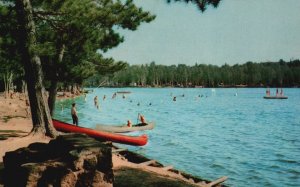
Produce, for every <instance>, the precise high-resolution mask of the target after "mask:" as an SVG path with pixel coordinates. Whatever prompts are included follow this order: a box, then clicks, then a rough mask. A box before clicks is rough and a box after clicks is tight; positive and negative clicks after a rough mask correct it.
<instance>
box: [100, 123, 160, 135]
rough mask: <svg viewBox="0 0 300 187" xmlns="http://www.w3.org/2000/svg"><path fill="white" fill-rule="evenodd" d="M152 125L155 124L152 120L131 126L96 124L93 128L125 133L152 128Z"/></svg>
mask: <svg viewBox="0 0 300 187" xmlns="http://www.w3.org/2000/svg"><path fill="white" fill-rule="evenodd" d="M154 126H155V124H154V123H152V122H150V123H146V124H137V125H133V126H132V127H127V126H126V125H119V126H114V125H102V124H97V125H96V128H95V129H97V130H101V131H106V132H113V133H125V132H133V131H142V130H151V129H153V128H154Z"/></svg>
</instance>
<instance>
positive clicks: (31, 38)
mask: <svg viewBox="0 0 300 187" xmlns="http://www.w3.org/2000/svg"><path fill="white" fill-rule="evenodd" d="M15 3H16V4H15V5H16V13H17V20H18V24H19V50H20V54H21V61H22V63H23V65H24V70H25V79H26V82H27V89H28V96H29V101H30V108H31V115H32V123H33V128H32V131H31V133H32V134H36V133H43V134H45V135H46V136H50V137H56V135H57V132H56V130H55V128H54V127H53V125H52V119H51V116H50V111H49V107H48V104H47V102H46V101H47V99H46V98H45V94H44V92H45V88H44V86H43V81H42V77H43V73H42V67H41V60H40V57H39V56H38V54H37V52H36V37H35V24H34V21H33V17H32V6H31V4H30V1H29V0H16V1H15Z"/></svg>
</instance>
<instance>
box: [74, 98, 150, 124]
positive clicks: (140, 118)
mask: <svg viewBox="0 0 300 187" xmlns="http://www.w3.org/2000/svg"><path fill="white" fill-rule="evenodd" d="M116 96H117V93H114V94H113V96H112V99H115V98H116ZM124 98H125V96H124V95H123V99H124ZM105 99H106V95H104V96H103V100H105ZM84 100H85V101H86V94H85V95H84ZM94 105H95V107H96V108H97V109H99V101H98V96H95V97H94ZM71 116H72V120H73V124H74V125H76V126H78V123H79V122H78V121H79V120H78V114H77V110H76V103H72V107H71ZM138 120H139V121H140V122H141V123H146V120H145V117H144V115H142V114H140V113H138ZM126 125H127V126H128V127H132V122H131V121H130V120H127V124H126Z"/></svg>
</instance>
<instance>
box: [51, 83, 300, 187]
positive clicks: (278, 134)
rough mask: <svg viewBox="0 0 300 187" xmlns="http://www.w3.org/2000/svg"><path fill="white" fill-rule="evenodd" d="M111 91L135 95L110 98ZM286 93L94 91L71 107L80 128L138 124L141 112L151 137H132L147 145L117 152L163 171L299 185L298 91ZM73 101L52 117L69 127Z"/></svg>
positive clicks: (233, 182)
mask: <svg viewBox="0 0 300 187" xmlns="http://www.w3.org/2000/svg"><path fill="white" fill-rule="evenodd" d="M116 91H131V92H132V93H131V94H126V95H125V96H126V98H125V99H123V98H122V95H120V94H118V96H117V98H116V99H112V94H113V93H114V92H116ZM284 91H285V95H286V96H288V97H289V98H288V99H287V100H266V99H263V98H262V97H263V96H264V94H265V89H248V88H247V89H246V88H239V89H234V88H232V89H231V88H230V89H229V88H228V89H219V88H217V89H215V90H212V89H208V88H207V89H206V88H194V89H184V88H99V89H94V92H93V93H90V94H88V95H87V98H86V101H85V100H84V97H79V98H76V99H75V102H76V103H77V110H78V112H79V123H80V125H82V126H85V127H90V128H93V127H95V124H96V123H102V124H116V125H117V124H123V123H126V121H127V120H128V119H131V120H132V121H133V122H136V120H137V114H138V113H142V114H144V115H145V117H146V119H147V120H148V121H155V123H156V127H155V128H154V129H153V130H152V131H144V132H133V133H130V134H129V135H140V134H143V133H146V134H148V136H149V142H148V144H147V145H146V146H144V147H133V146H124V145H121V146H123V147H127V148H129V149H130V150H133V151H135V152H138V153H140V154H143V155H145V156H147V157H149V158H152V159H157V160H159V161H160V162H161V163H163V164H165V165H173V166H174V167H175V168H177V169H180V170H183V171H186V172H189V173H191V174H193V175H196V176H201V177H203V178H207V179H211V180H213V179H216V178H218V177H221V176H224V175H226V176H229V179H228V181H227V182H226V184H228V185H232V186H278V187H279V186H280V187H281V186H300V89H284ZM274 92H275V89H273V90H272V89H271V93H272V94H274ZM96 95H97V96H98V98H99V102H100V110H97V109H96V108H95V106H94V103H93V98H94V96H96ZM104 95H106V100H102V98H103V96H104ZM183 95H184V96H183ZM201 95H202V97H201ZM174 96H176V98H177V100H176V102H174V101H173V97H174ZM72 102H73V101H72V100H65V101H59V102H58V103H57V105H56V114H55V116H56V118H58V119H60V120H64V121H66V122H71V121H72V120H71V115H70V107H71V103H72ZM138 104H139V105H138ZM61 106H63V107H64V110H63V111H62V110H61Z"/></svg>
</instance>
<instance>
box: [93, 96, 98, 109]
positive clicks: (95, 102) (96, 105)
mask: <svg viewBox="0 0 300 187" xmlns="http://www.w3.org/2000/svg"><path fill="white" fill-rule="evenodd" d="M94 104H95V107H96V108H97V109H99V103H98V96H95V97H94Z"/></svg>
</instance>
